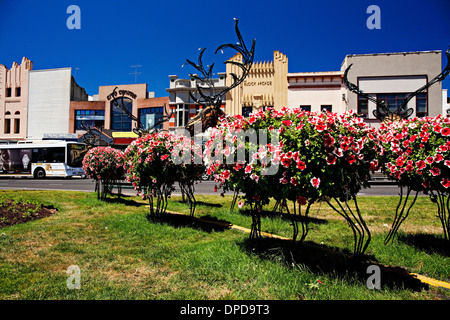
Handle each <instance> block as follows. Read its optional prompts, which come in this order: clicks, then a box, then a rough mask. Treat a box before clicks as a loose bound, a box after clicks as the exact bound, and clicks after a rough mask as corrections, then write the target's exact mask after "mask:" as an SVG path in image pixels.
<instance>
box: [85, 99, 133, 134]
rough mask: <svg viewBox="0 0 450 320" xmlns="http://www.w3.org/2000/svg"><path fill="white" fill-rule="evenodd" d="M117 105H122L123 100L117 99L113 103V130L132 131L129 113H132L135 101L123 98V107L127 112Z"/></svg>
mask: <svg viewBox="0 0 450 320" xmlns="http://www.w3.org/2000/svg"><path fill="white" fill-rule="evenodd" d="M116 103H117V104H122V98H119V99H115V100H114V101H112V102H111V129H112V130H116V131H131V121H132V120H131V118H130V117H129V116H128V113H129V114H131V113H132V110H133V101H132V100H131V99H129V98H123V107H124V108H125V110H127V112H125V111H124V110H123V109H122V108H121V107H119V106H117V105H116ZM82 111H83V110H82Z"/></svg>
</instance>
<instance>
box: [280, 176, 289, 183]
mask: <svg viewBox="0 0 450 320" xmlns="http://www.w3.org/2000/svg"><path fill="white" fill-rule="evenodd" d="M280 183H281V184H287V183H288V179H286V178H284V177H283V178H281V179H280Z"/></svg>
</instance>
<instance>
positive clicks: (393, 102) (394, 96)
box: [377, 93, 406, 112]
mask: <svg viewBox="0 0 450 320" xmlns="http://www.w3.org/2000/svg"><path fill="white" fill-rule="evenodd" d="M405 97H406V94H405V93H381V94H377V101H383V102H384V103H385V105H386V106H387V107H388V109H389V111H390V112H395V111H396V110H397V109H398V107H400V105H401V104H402V102H403V101H404V100H405Z"/></svg>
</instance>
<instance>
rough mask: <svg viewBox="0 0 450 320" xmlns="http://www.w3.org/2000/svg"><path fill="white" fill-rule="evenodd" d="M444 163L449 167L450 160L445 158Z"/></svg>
mask: <svg viewBox="0 0 450 320" xmlns="http://www.w3.org/2000/svg"><path fill="white" fill-rule="evenodd" d="M444 164H445V165H446V166H447V167H449V168H450V160H445V161H444Z"/></svg>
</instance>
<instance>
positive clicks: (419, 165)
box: [416, 160, 427, 170]
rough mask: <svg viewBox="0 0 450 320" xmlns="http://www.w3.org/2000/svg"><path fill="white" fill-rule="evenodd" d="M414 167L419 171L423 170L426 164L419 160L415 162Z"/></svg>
mask: <svg viewBox="0 0 450 320" xmlns="http://www.w3.org/2000/svg"><path fill="white" fill-rule="evenodd" d="M416 166H417V168H419V170H423V169H424V168H425V167H426V166H427V164H426V163H425V161H423V160H419V161H416Z"/></svg>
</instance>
